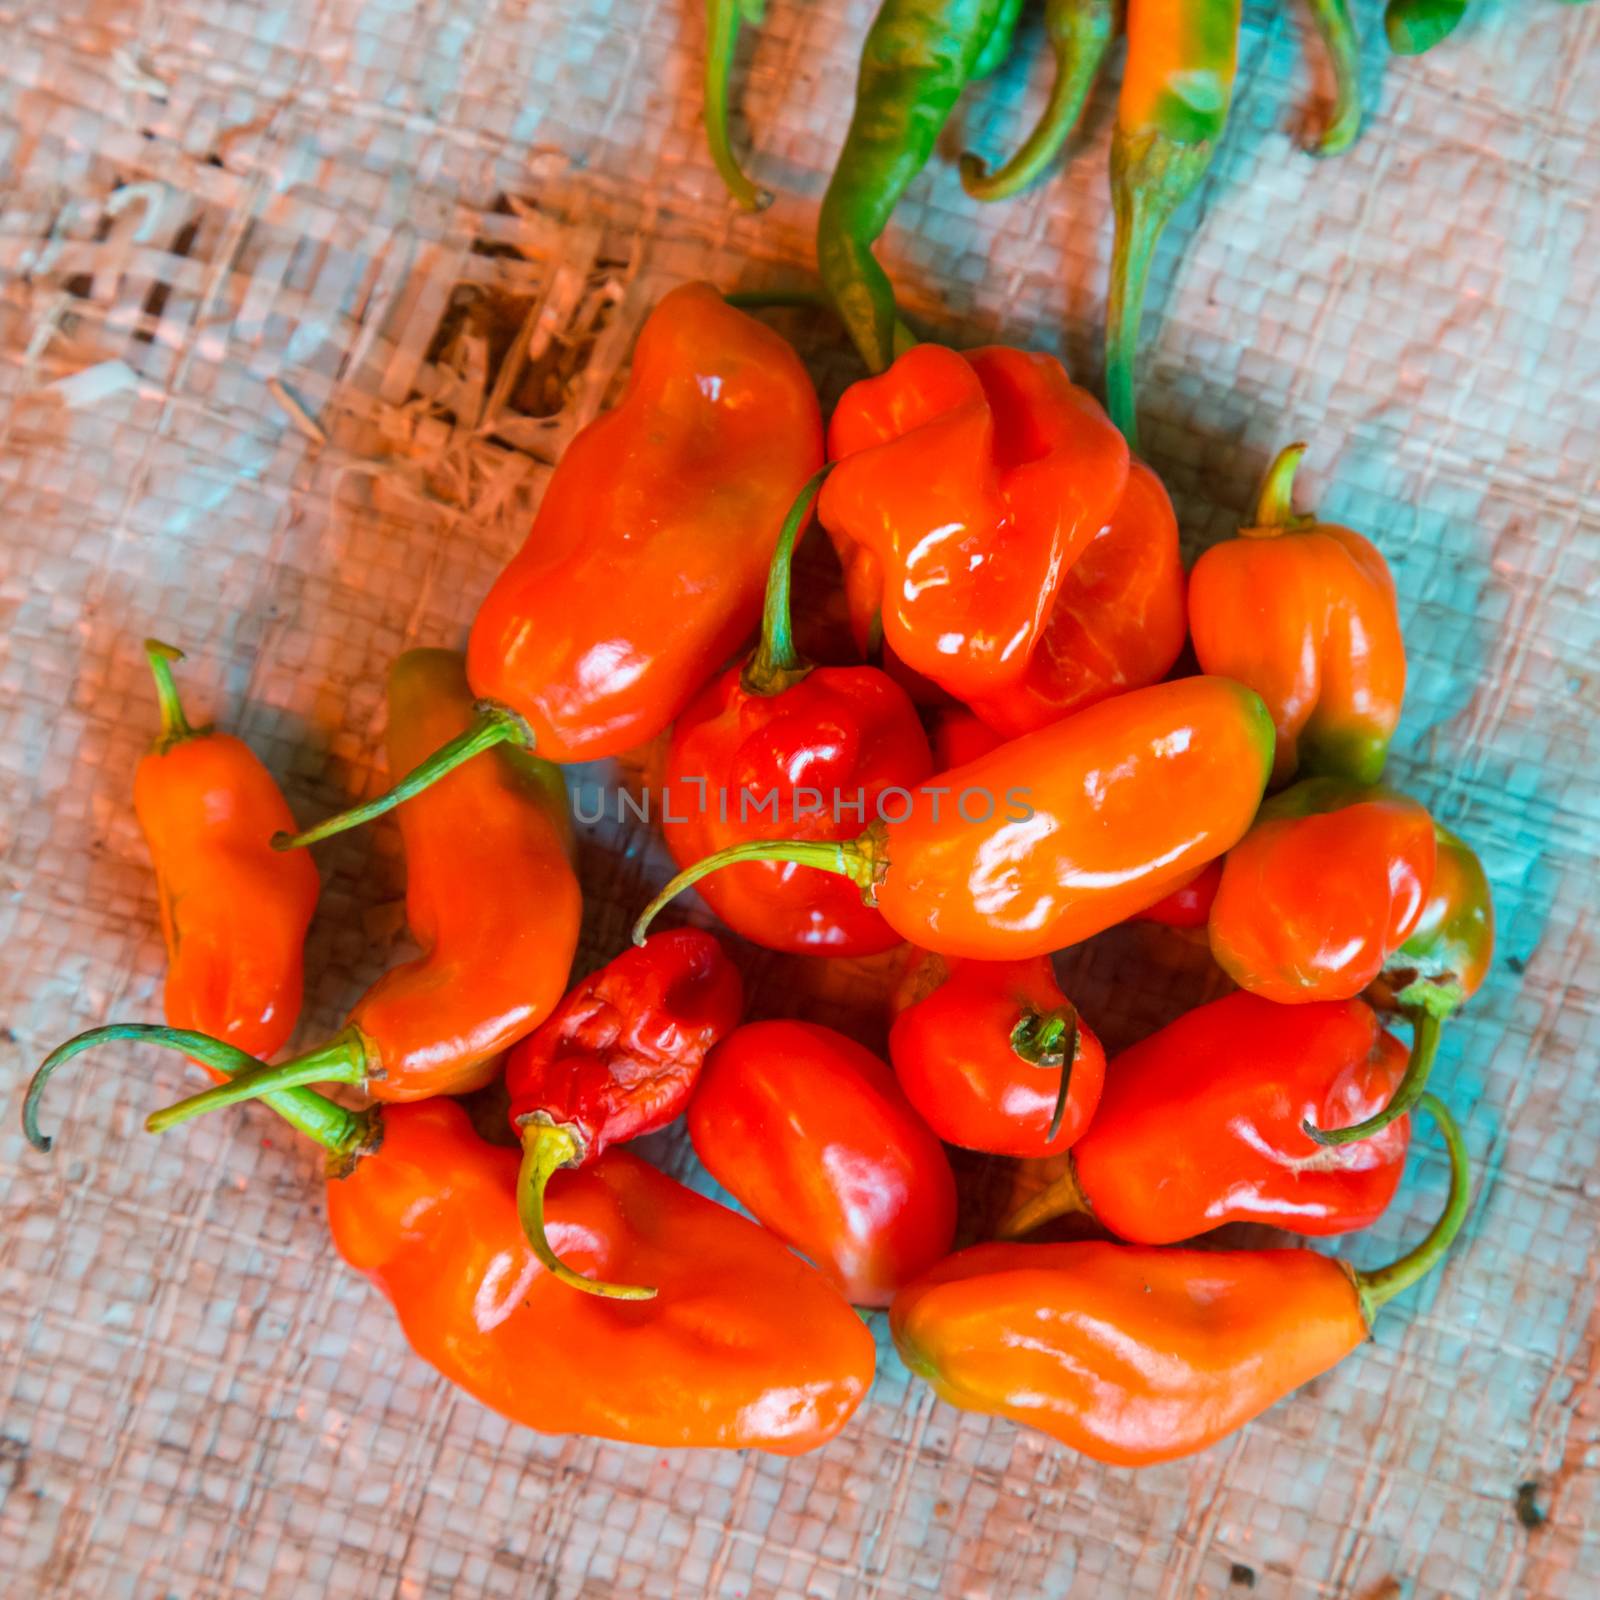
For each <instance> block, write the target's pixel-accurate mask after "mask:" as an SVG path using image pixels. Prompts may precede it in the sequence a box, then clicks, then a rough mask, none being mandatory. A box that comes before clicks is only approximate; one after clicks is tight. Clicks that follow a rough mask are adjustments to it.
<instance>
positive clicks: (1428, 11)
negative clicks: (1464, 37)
mask: <svg viewBox="0 0 1600 1600" xmlns="http://www.w3.org/2000/svg"><path fill="white" fill-rule="evenodd" d="M1466 14H1467V0H1389V4H1388V5H1387V6H1386V7H1384V12H1383V31H1384V32H1385V33H1386V34H1388V36H1389V48H1390V49H1391V50H1393V51H1394V53H1395V54H1396V55H1397V56H1420V55H1421V54H1422V53H1423V51H1425V50H1431V49H1433V47H1434V46H1435V45H1436V44H1438V43H1439V41H1440V40H1441V39H1445V38H1448V37H1449V35H1450V34H1452V33H1454V32H1455V30H1456V28H1457V26H1458V25H1459V24H1460V22H1461V19H1462V18H1463V17H1464V16H1466Z"/></svg>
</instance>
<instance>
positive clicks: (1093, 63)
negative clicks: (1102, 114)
mask: <svg viewBox="0 0 1600 1600" xmlns="http://www.w3.org/2000/svg"><path fill="white" fill-rule="evenodd" d="M1116 21H1117V7H1116V3H1115V0H1045V8H1044V26H1045V36H1046V38H1047V39H1048V40H1049V44H1050V51H1051V54H1052V55H1053V56H1054V57H1055V63H1056V68H1055V78H1054V81H1053V82H1052V83H1051V85H1050V98H1049V100H1048V101H1047V102H1046V103H1045V108H1044V110H1043V112H1042V113H1041V114H1040V117H1039V120H1038V122H1037V123H1035V124H1034V128H1033V131H1032V132H1031V133H1030V134H1029V135H1028V137H1027V138H1026V140H1024V141H1023V143H1022V145H1021V146H1020V148H1019V149H1018V150H1017V152H1016V154H1015V155H1013V156H1012V157H1011V159H1010V160H1009V161H1007V162H1005V164H1004V165H1002V166H1000V167H997V168H996V169H995V170H994V171H993V172H991V171H989V169H988V167H987V166H986V165H985V163H984V160H983V158H982V157H981V156H979V155H978V154H976V153H975V152H974V151H971V150H969V151H967V153H966V154H965V155H963V156H962V158H961V187H962V188H963V189H965V190H966V191H967V193H968V194H970V195H971V196H972V197H973V199H975V200H1004V199H1007V198H1009V197H1010V196H1011V195H1014V194H1018V193H1020V192H1021V191H1022V190H1023V189H1026V188H1027V187H1028V185H1029V184H1031V183H1032V182H1034V180H1035V179H1037V178H1038V177H1039V175H1040V174H1041V173H1042V172H1043V171H1044V169H1045V168H1046V167H1047V166H1049V165H1050V163H1051V162H1052V161H1053V160H1054V159H1055V157H1056V154H1057V152H1058V151H1059V150H1060V149H1061V146H1062V145H1063V144H1064V143H1065V142H1066V138H1067V135H1068V134H1069V133H1071V132H1072V130H1073V129H1074V128H1075V127H1077V125H1078V118H1079V117H1080V116H1082V114H1083V106H1084V102H1085V101H1086V100H1087V99H1088V98H1089V90H1090V89H1091V88H1092V87H1093V86H1094V80H1095V77H1096V76H1097V74H1098V73H1099V71H1100V64H1101V62H1103V61H1104V60H1105V56H1106V51H1107V49H1108V48H1109V47H1110V44H1111V36H1112V34H1113V33H1114V32H1115V31H1116Z"/></svg>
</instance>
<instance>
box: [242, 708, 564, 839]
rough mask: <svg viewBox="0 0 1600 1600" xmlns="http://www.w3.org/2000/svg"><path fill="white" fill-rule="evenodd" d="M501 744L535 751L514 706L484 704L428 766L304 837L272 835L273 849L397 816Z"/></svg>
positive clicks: (530, 731)
mask: <svg viewBox="0 0 1600 1600" xmlns="http://www.w3.org/2000/svg"><path fill="white" fill-rule="evenodd" d="M497 744H511V745H515V746H516V747H517V748H518V749H519V750H532V749H533V745H534V739H533V729H532V728H530V727H529V726H528V724H527V722H526V720H525V719H524V718H522V717H520V716H518V714H517V713H516V712H515V711H513V710H512V709H511V707H510V706H503V705H500V704H499V703H498V702H497V701H494V700H480V701H479V702H478V705H477V709H476V711H475V713H474V715H473V718H472V721H471V723H470V724H469V725H468V727H467V728H466V730H465V731H464V732H462V733H458V734H457V735H456V736H455V738H453V739H451V740H450V741H449V742H448V743H447V744H442V745H440V746H439V748H438V749H437V750H435V751H434V752H433V754H432V755H431V756H429V757H428V759H427V760H426V761H424V762H422V763H421V764H420V765H419V766H415V767H413V768H412V769H411V771H410V772H408V773H407V774H406V775H405V777H403V778H402V779H401V780H400V781H399V782H398V783H397V784H395V785H394V787H393V788H392V789H389V790H387V791H386V792H385V793H383V794H380V795H379V796H378V798H377V799H376V800H369V801H367V802H366V804H365V805H359V806H352V807H351V808H350V809H349V810H348V811H341V812H339V813H338V814H337V815H335V816H331V817H329V818H328V819H327V820H326V821H324V822H319V823H318V824H317V825H316V827H314V828H307V829H306V830H305V832H304V833H275V834H273V836H272V848H273V849H274V850H299V849H302V848H303V847H304V846H306V845H308V844H316V843H317V842H318V841H319V840H322V839H331V838H332V837H333V835H334V834H336V833H343V832H344V831H345V830H346V829H347V828H358V827H360V826H361V824H362V823H364V822H371V821H372V820H373V818H374V817H381V816H382V815H383V814H384V812H386V811H393V810H394V808H395V807H396V806H398V805H401V804H403V803H404V802H405V801H407V800H410V799H412V798H413V797H415V796H416V795H419V794H421V793H422V791H423V790H424V789H431V788H432V787H433V785H434V784H436V783H437V782H438V781H439V780H440V779H441V778H444V777H448V776H449V774H450V773H452V772H454V771H455V770H456V768H457V767H459V766H464V765H465V764H466V763H467V762H468V761H470V760H472V758H473V757H474V756H476V755H481V754H482V753H483V751H485V750H492V749H493V748H494V747H495V746H496V745H497Z"/></svg>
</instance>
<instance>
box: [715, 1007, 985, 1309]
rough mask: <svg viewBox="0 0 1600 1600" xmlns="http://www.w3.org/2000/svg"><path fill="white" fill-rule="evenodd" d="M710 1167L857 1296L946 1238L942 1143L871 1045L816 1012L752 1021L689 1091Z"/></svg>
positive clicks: (950, 1210)
mask: <svg viewBox="0 0 1600 1600" xmlns="http://www.w3.org/2000/svg"><path fill="white" fill-rule="evenodd" d="M689 1137H690V1138H691V1139H692V1140H693V1141H694V1148H695V1154H696V1155H698V1156H699V1157H700V1160H701V1161H702V1162H703V1163H704V1165H705V1168H706V1170H707V1171H708V1172H709V1173H710V1174H711V1176H712V1177H713V1178H715V1179H716V1180H717V1182H718V1183H720V1184H721V1185H722V1186H723V1188H725V1189H726V1190H727V1191H728V1192H729V1193H730V1194H731V1195H733V1197H734V1198H735V1199H736V1200H737V1201H738V1202H739V1203H740V1204H741V1205H742V1206H744V1207H745V1208H746V1209H747V1210H748V1211H749V1212H750V1213H751V1214H752V1215H753V1216H754V1217H755V1218H756V1220H757V1221H759V1222H761V1223H763V1224H765V1225H766V1226H767V1227H768V1228H771V1229H772V1231H773V1232H774V1233H776V1234H777V1235H778V1236H779V1237H780V1238H782V1239H786V1240H787V1241H788V1242H789V1243H790V1244H791V1245H793V1246H794V1247H795V1249H797V1250H799V1251H800V1252H802V1254H804V1255H806V1256H808V1257H810V1259H811V1260H812V1261H814V1262H815V1263H816V1264H817V1266H818V1267H819V1268H820V1269H821V1271H822V1272H823V1273H825V1274H826V1275H827V1276H828V1277H829V1278H831V1279H832V1280H833V1281H834V1282H835V1283H837V1284H838V1285H839V1286H840V1287H841V1288H842V1289H843V1290H844V1292H845V1294H846V1295H847V1296H848V1297H849V1298H850V1299H851V1300H852V1301H854V1302H855V1303H856V1304H857V1305H865V1306H886V1305H888V1303H889V1301H890V1300H891V1299H892V1298H893V1297H894V1293H895V1291H896V1290H897V1289H899V1288H900V1286H901V1285H902V1284H905V1283H908V1282H910V1281H911V1279H912V1278H914V1277H916V1275H917V1274H918V1273H919V1272H923V1271H925V1270H926V1269H927V1268H928V1267H930V1266H932V1265H933V1263H934V1262H935V1261H937V1260H938V1259H939V1258H940V1256H942V1255H944V1254H945V1252H946V1251H948V1250H949V1248H950V1242H951V1240H952V1239H953V1238H954V1236H955V1227H956V1184H955V1177H954V1175H953V1174H952V1173H951V1171H950V1162H949V1160H948V1158H947V1157H946V1155H945V1153H944V1148H943V1146H942V1145H940V1143H939V1141H938V1140H937V1139H936V1138H935V1137H934V1136H933V1134H932V1133H931V1132H930V1131H929V1130H928V1128H927V1127H926V1125H925V1124H924V1123H923V1122H922V1121H921V1119H920V1118H919V1117H918V1116H917V1114H916V1112H915V1111H914V1110H913V1109H912V1108H911V1105H910V1103H909V1102H908V1101H907V1100H906V1097H905V1096H904V1095H903V1094H902V1093H901V1092H900V1087H899V1085H898V1084H897V1083H896V1082H895V1079H894V1074H893V1073H892V1072H891V1071H890V1070H889V1068H888V1067H887V1066H885V1065H884V1063H883V1062H882V1061H880V1060H879V1059H878V1058H877V1057H876V1056H875V1055H873V1054H872V1052H871V1051H870V1050H866V1049H864V1048H863V1047H862V1046H861V1045H859V1044H857V1043H856V1042H855V1041H854V1040H853V1039H847V1038H846V1037H845V1036H844V1035H843V1034H842V1033H835V1032H834V1031H833V1030H832V1029H831V1028H821V1027H817V1026H816V1025H815V1024H813V1023H809V1022H752V1023H747V1024H746V1025H745V1026H744V1027H742V1028H739V1029H737V1030H736V1031H735V1032H734V1033H732V1034H731V1035H730V1036H729V1037H728V1038H727V1039H725V1040H724V1041H723V1042H722V1043H721V1044H719V1045H718V1046H717V1047H716V1049H715V1050H713V1051H712V1052H711V1059H710V1060H709V1061H707V1063H706V1068H705V1072H704V1074H703V1075H702V1078H701V1082H700V1088H699V1090H698V1092H697V1093H696V1095H695V1097H694V1099H693V1100H692V1101H691V1102H690V1105H689Z"/></svg>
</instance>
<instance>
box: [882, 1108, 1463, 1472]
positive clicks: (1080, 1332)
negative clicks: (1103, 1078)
mask: <svg viewBox="0 0 1600 1600" xmlns="http://www.w3.org/2000/svg"><path fill="white" fill-rule="evenodd" d="M1426 1103H1427V1106H1428V1109H1429V1111H1430V1112H1431V1113H1432V1114H1433V1115H1434V1116H1435V1117H1437V1119H1438V1120H1439V1123H1440V1127H1441V1129H1442V1131H1443V1132H1444V1134H1445V1139H1446V1143H1447V1145H1448V1146H1449V1150H1450V1162H1451V1176H1450V1198H1449V1201H1448V1202H1447V1204H1446V1207H1445V1210H1444V1212H1443V1214H1442V1215H1441V1217H1440V1218H1439V1220H1438V1222H1436V1223H1435V1224H1434V1227H1433V1229H1432V1231H1431V1232H1430V1233H1429V1234H1428V1236H1427V1237H1426V1238H1425V1239H1424V1240H1423V1241H1422V1243H1421V1244H1419V1245H1418V1246H1416V1247H1415V1248H1414V1249H1413V1250H1411V1251H1410V1252H1408V1254H1407V1255H1405V1256H1403V1257H1401V1258H1400V1260H1399V1261H1396V1262H1394V1263H1392V1264H1391V1265H1390V1266H1388V1267H1384V1268H1381V1269H1379V1270H1378V1271H1376V1272H1363V1271H1353V1270H1352V1269H1351V1268H1350V1267H1348V1266H1346V1265H1345V1264H1344V1263H1343V1262H1341V1261H1334V1260H1331V1259H1330V1258H1329V1257H1327V1256H1322V1255H1318V1254H1317V1253H1316V1252H1315V1251H1311V1250H1302V1249H1290V1250H1222V1251H1218V1250H1186V1249H1168V1248H1157V1247H1150V1246H1144V1245H1130V1244H1109V1243H1105V1242H1102V1241H1089V1242H1083V1243H1077V1244H1054V1245H1049V1244H1046V1245H1025V1244H984V1245H977V1246H975V1247H974V1248H973V1249H970V1250H963V1251H961V1252H960V1253H959V1254H957V1255H954V1256H951V1257H950V1258H949V1259H947V1260H945V1261H943V1262H941V1263H940V1264H939V1265H938V1266H937V1267H935V1268H934V1269H933V1270H932V1271H931V1272H929V1273H928V1274H927V1275H926V1276H925V1277H923V1278H921V1279H919V1280H918V1281H917V1282H916V1283H914V1284H912V1285H910V1286H909V1287H908V1288H906V1289H904V1290H902V1291H901V1293H900V1294H899V1295H897V1296H896V1297H895V1301H894V1304H893V1306H892V1307H891V1308H890V1311H889V1326H890V1330H891V1332H892V1333H893V1335H894V1341H895V1344H896V1346H897V1347H898V1348H899V1351H900V1354H901V1356H902V1358H903V1359H904V1360H905V1363H906V1365H907V1366H908V1367H910V1368H911V1370H912V1371H913V1372H915V1373H917V1374H918V1375H919V1376H921V1377H923V1378H925V1379H926V1380H927V1381H928V1382H929V1383H930V1384H931V1385H932V1386H933V1388H934V1390H935V1392H936V1393H937V1394H939V1395H940V1396H941V1397H942V1398H943V1399H945V1400H948V1401H949V1402H950V1403H951V1404H952V1405H956V1406H960V1407H961V1408H962V1409H963V1410H967V1411H979V1412H987V1413H991V1414H995V1415H999V1416H1005V1417H1010V1418H1011V1419H1012V1420H1013V1421H1016V1422H1020V1423H1023V1424H1026V1425H1027V1426H1030V1427H1034V1428H1039V1429H1042V1430H1043V1431H1044V1432H1046V1433H1049V1434H1051V1435H1053V1436H1054V1437H1055V1438H1057V1439H1059V1440H1061V1441H1062V1442H1063V1443H1064V1444H1067V1445H1070V1446H1071V1447H1072V1448H1073V1449H1074V1450H1077V1451H1078V1452H1079V1453H1081V1454H1083V1455H1086V1456H1089V1457H1091V1458H1092V1459H1094V1460H1096V1461H1103V1462H1107V1463H1110V1464H1112V1465H1115V1466H1128V1467H1137V1466H1146V1465H1149V1464H1151V1463H1153V1462H1157V1461H1171V1460H1175V1459H1177V1458H1178V1457H1181V1456H1188V1455H1193V1454H1195V1453H1196V1452H1197V1451H1200V1450H1204V1449H1205V1448H1206V1447H1207V1446H1208V1445H1212V1444H1215V1443H1216V1442H1217V1440H1219V1439H1221V1438H1224V1437H1225V1436H1226V1435H1228V1434H1230V1433H1232V1432H1233V1431H1234V1430H1235V1429H1237V1428H1239V1427H1242V1426H1243V1425H1244V1424H1245V1423H1246V1422H1248V1421H1249V1420H1250V1419H1251V1418H1252V1417H1255V1416H1259V1415H1260V1413H1261V1412H1263V1411H1265V1410H1266V1409H1267V1408H1268V1407H1269V1406H1271V1405H1273V1404H1274V1403H1275V1402H1277V1401H1278V1400H1280V1399H1282V1398H1283V1397H1284V1396H1285V1395H1287V1394H1288V1393H1290V1392H1291V1391H1292V1390H1294V1389H1296V1388H1298V1387H1299V1386H1300V1385H1301V1384H1303V1383H1305V1382H1307V1381H1308V1380H1309V1379H1311V1378H1314V1377H1316V1376H1317V1374H1318V1373H1321V1372H1326V1371H1327V1370H1328V1369H1329V1368H1330V1367H1332V1366H1334V1365H1336V1364H1337V1363H1338V1362H1340V1361H1342V1360H1343V1359H1344V1358H1345V1357H1346V1356H1347V1355H1349V1354H1350V1353H1351V1352H1352V1351H1353V1350H1355V1349H1356V1348H1357V1347H1358V1346H1360V1345H1361V1344H1363V1343H1364V1342H1365V1341H1366V1339H1367V1338H1368V1337H1369V1335H1370V1333H1371V1328H1372V1322H1373V1318H1374V1316H1375V1315H1376V1313H1377V1311H1378V1309H1379V1308H1380V1307H1381V1306H1382V1305H1383V1304H1384V1303H1385V1302H1386V1301H1388V1300H1389V1299H1391V1298H1393V1296H1394V1295H1396V1294H1398V1293H1400V1292H1401V1291H1402V1290H1404V1289H1406V1288H1408V1287H1409V1286H1410V1285H1411V1284H1413V1283H1415V1282H1416V1281H1417V1280H1418V1279H1419V1278H1421V1277H1422V1276H1424V1275H1425V1274H1426V1273H1427V1272H1428V1271H1429V1270H1430V1269H1431V1267H1432V1266H1433V1265H1434V1264H1435V1263H1436V1262H1437V1261H1438V1260H1439V1259H1440V1258H1441V1257H1442V1256H1443V1255H1444V1253H1445V1252H1446V1250H1448V1249H1449V1246H1450V1244H1451V1243H1452V1242H1453V1240H1454V1239H1455V1236H1456V1234H1457V1233H1458V1232H1459V1230H1460V1227H1461V1223H1462V1221H1463V1220H1464V1219H1465V1217H1466V1213H1467V1206H1468V1202H1469V1198H1470V1197H1469V1194H1468V1172H1467V1160H1466V1152H1465V1150H1464V1148H1463V1146H1462V1142H1461V1135H1460V1133H1459V1131H1458V1130H1457V1129H1456V1127H1455V1123H1454V1121H1453V1120H1452V1119H1450V1118H1449V1113H1448V1112H1446V1111H1444V1108H1443V1107H1442V1106H1439V1105H1438V1102H1437V1101H1436V1100H1434V1099H1433V1097H1432V1096H1431V1095H1430V1096H1428V1097H1427V1102H1426Z"/></svg>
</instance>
